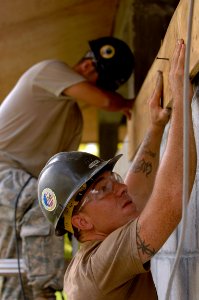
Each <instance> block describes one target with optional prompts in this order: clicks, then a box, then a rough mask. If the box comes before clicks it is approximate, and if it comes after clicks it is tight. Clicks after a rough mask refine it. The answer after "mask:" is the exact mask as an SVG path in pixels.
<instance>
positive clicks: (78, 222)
mask: <svg viewBox="0 0 199 300" xmlns="http://www.w3.org/2000/svg"><path fill="white" fill-rule="evenodd" d="M71 223H72V225H73V226H74V227H76V228H77V229H80V230H90V229H92V228H93V224H92V223H91V221H90V219H89V218H88V217H87V216H85V215H84V214H83V213H81V212H80V213H78V214H77V215H74V216H72V219H71Z"/></svg>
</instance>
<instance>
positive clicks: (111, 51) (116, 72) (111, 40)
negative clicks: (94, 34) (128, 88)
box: [89, 37, 134, 91]
mask: <svg viewBox="0 0 199 300" xmlns="http://www.w3.org/2000/svg"><path fill="white" fill-rule="evenodd" d="M89 45H90V48H91V50H92V52H93V54H94V57H95V61H96V69H97V72H98V74H99V79H98V80H97V86H99V87H101V88H104V89H106V90H111V91H115V90H117V89H118V88H119V86H120V85H122V84H123V83H125V82H126V81H127V80H128V79H129V77H130V76H131V74H132V72H133V69H134V55H133V53H132V51H131V49H130V48H129V46H128V45H127V44H126V43H125V42H124V41H122V40H120V39H118V38H115V37H102V38H99V39H96V40H92V41H89Z"/></svg>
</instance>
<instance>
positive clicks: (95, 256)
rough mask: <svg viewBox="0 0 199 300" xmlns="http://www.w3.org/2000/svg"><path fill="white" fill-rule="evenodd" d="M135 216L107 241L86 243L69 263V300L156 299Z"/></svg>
mask: <svg viewBox="0 0 199 300" xmlns="http://www.w3.org/2000/svg"><path fill="white" fill-rule="evenodd" d="M136 222H137V221H136V220H135V221H131V222H129V223H128V224H126V225H125V226H123V227H120V228H118V229H117V230H115V231H114V232H112V233H111V234H110V235H109V236H108V237H107V238H106V239H105V240H104V241H94V242H86V243H83V244H82V245H81V247H80V250H79V251H78V252H77V254H76V256H75V257H74V258H73V260H72V261H71V263H70V265H69V266H68V268H67V270H66V274H65V278H64V290H65V292H66V294H67V296H68V298H67V299H68V300H88V299H89V300H155V299H158V298H157V293H156V289H155V285H154V283H153V280H152V275H151V272H150V270H149V269H150V263H147V264H145V266H143V265H142V263H141V261H140V258H139V255H138V250H137V244H136Z"/></svg>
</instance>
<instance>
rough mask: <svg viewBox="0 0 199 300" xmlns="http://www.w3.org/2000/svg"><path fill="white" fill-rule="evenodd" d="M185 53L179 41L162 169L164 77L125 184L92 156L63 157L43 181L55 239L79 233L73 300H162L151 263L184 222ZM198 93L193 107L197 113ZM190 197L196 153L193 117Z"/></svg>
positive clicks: (70, 288) (70, 283) (71, 274)
mask: <svg viewBox="0 0 199 300" xmlns="http://www.w3.org/2000/svg"><path fill="white" fill-rule="evenodd" d="M184 56H185V45H184V43H183V41H182V40H180V41H178V43H177V46H176V49H175V51H174V55H173V59H172V62H171V69H170V76H169V77H170V87H171V91H172V95H173V106H172V115H171V124H170V131H169V136H168V142H167V147H166V150H165V153H164V156H163V158H162V160H161V163H160V165H159V168H158V163H159V148H160V143H161V138H162V134H163V131H164V127H165V125H166V123H167V121H168V119H169V113H168V111H167V109H162V108H161V107H160V105H159V103H160V97H161V91H162V76H161V73H159V75H158V81H157V85H156V88H155V91H154V93H153V95H152V96H151V99H150V101H149V102H150V113H151V124H150V126H149V129H148V131H147V134H146V137H145V139H144V141H143V143H142V145H141V147H140V149H139V151H138V153H137V155H136V157H135V159H134V162H133V163H132V167H131V168H130V170H129V172H128V174H127V177H126V179H125V183H123V181H122V179H121V178H120V176H119V175H118V174H115V173H114V172H112V169H113V167H114V165H115V163H116V162H117V160H118V159H119V157H120V156H116V157H115V158H113V159H110V160H109V161H103V160H101V159H100V158H98V157H96V156H93V155H91V154H88V153H81V152H68V153H67V152H66V153H58V154H57V155H55V156H54V157H52V158H51V160H49V162H48V163H47V165H46V167H45V168H44V169H43V171H42V172H41V174H40V178H39V186H38V188H39V201H40V206H41V208H42V211H43V212H44V214H45V215H46V217H47V218H48V220H49V221H51V222H52V223H53V224H54V227H55V230H56V234H57V235H63V234H64V233H65V232H72V233H74V235H75V236H76V237H77V239H78V240H79V241H80V243H81V247H80V249H79V251H78V252H77V254H76V256H75V257H74V258H73V260H72V262H71V264H70V265H69V267H68V269H67V271H66V274H65V280H64V289H65V291H66V293H67V295H68V299H69V300H80V299H81V300H83V299H85V300H86V299H89V298H90V299H95V300H96V299H100V300H102V299H103V300H105V299H107V300H109V299H110V300H113V299H114V300H115V299H118V300H126V299H139V300H140V299H143V300H146V299H147V300H148V299H150V300H151V299H157V294H156V290H155V286H154V283H153V280H152V277H151V273H150V271H149V270H150V259H151V257H152V256H153V255H154V254H155V253H156V252H157V251H158V250H159V249H160V247H161V246H162V245H163V244H164V242H165V241H166V240H167V238H168V237H169V235H170V234H171V232H172V231H173V230H174V228H175V227H176V225H177V224H178V223H179V221H180V219H181V213H182V205H181V202H182V189H183V187H182V182H183V180H182V177H183V89H182V87H183V76H184ZM192 96H193V93H192V90H191V92H190V97H189V99H187V101H189V104H190V106H191V99H192ZM189 137H190V177H189V187H190V192H191V189H192V185H193V182H194V177H195V171H196V150H195V140H194V134H193V127H192V118H191V114H190V134H189Z"/></svg>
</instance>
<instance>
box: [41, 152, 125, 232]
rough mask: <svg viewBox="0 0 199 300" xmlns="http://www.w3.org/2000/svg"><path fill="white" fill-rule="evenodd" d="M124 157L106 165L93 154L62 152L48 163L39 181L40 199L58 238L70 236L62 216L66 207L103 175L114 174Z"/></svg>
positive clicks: (110, 161) (116, 157)
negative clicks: (91, 181)
mask: <svg viewBox="0 0 199 300" xmlns="http://www.w3.org/2000/svg"><path fill="white" fill-rule="evenodd" d="M120 157H121V154H120V155H117V156H115V157H114V158H112V159H110V160H108V161H104V160H102V159H100V158H99V157H97V156H95V155H92V154H90V153H86V152H80V151H71V152H60V153H58V154H56V155H54V156H53V157H52V158H51V159H50V160H49V161H48V162H47V164H46V166H45V167H44V168H43V170H42V171H41V173H40V175H39V179H38V199H39V204H40V207H41V209H42V211H43V213H44V215H45V217H46V218H47V219H48V220H49V222H51V223H52V224H53V226H54V228H55V234H56V235H63V234H65V233H66V232H67V230H66V229H65V228H64V218H63V215H62V214H63V212H64V210H65V208H66V207H68V206H69V207H70V205H71V203H72V200H73V199H74V197H75V196H76V195H77V193H78V192H79V191H80V190H81V188H82V186H84V185H86V184H87V183H88V182H89V180H91V178H93V177H94V176H95V175H97V174H98V173H99V172H101V171H103V170H112V169H113V167H114V165H115V163H116V162H117V161H118V159H119V158H120ZM73 208H74V207H73ZM70 222H71V221H70ZM70 226H71V225H70ZM71 228H72V226H71ZM68 231H70V230H68Z"/></svg>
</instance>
